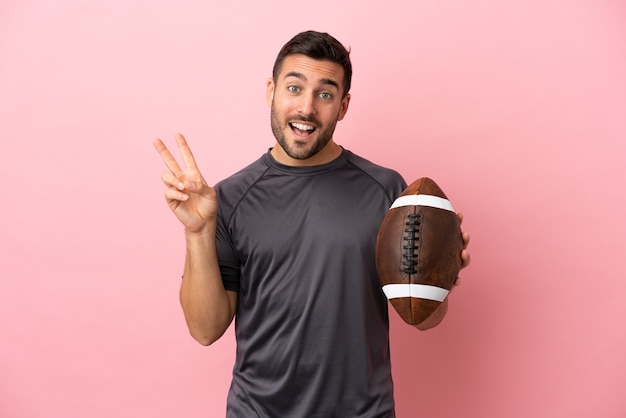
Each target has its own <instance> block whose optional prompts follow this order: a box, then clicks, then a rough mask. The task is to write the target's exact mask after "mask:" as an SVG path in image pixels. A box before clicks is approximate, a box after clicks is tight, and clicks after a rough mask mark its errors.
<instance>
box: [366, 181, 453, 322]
mask: <svg viewBox="0 0 626 418" xmlns="http://www.w3.org/2000/svg"><path fill="white" fill-rule="evenodd" d="M462 249H463V238H462V236H461V226H460V225H459V219H458V218H457V215H456V213H455V211H454V208H453V207H452V204H451V203H450V201H449V200H448V198H447V197H446V195H445V194H444V193H443V191H442V190H441V188H440V187H439V186H438V185H437V184H436V183H435V182H434V181H433V180H431V179H429V178H426V177H423V178H420V179H417V180H416V181H415V182H413V183H412V184H410V185H409V186H408V187H407V188H406V189H405V190H404V191H403V192H402V194H401V195H400V196H399V197H398V198H397V199H396V200H395V202H394V203H393V204H392V205H391V207H390V208H389V211H388V212H387V214H386V215H385V217H384V219H383V222H382V224H381V226H380V229H379V231H378V236H377V239H376V268H377V270H378V276H379V278H380V283H381V285H382V289H383V292H384V293H385V295H386V296H387V298H388V299H389V301H390V303H391V305H392V306H393V307H394V309H395V310H396V311H397V312H398V314H399V315H400V317H401V318H402V319H403V320H404V322H406V323H408V324H410V325H418V324H420V323H421V322H423V321H424V320H426V319H428V317H429V316H430V315H431V314H432V313H433V312H434V311H435V310H436V309H437V307H438V306H439V305H440V304H441V303H442V302H443V301H444V300H445V299H446V297H447V296H448V293H449V292H450V289H451V288H452V286H453V285H454V282H455V281H456V278H457V276H458V273H459V270H460V269H461V251H462Z"/></svg>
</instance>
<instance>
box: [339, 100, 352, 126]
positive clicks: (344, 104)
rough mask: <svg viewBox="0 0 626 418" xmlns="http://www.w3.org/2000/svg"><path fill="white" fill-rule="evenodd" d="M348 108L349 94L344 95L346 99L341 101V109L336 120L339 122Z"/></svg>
mask: <svg viewBox="0 0 626 418" xmlns="http://www.w3.org/2000/svg"><path fill="white" fill-rule="evenodd" d="M349 106H350V94H346V97H344V98H343V99H341V108H340V109H339V115H337V120H338V121H340V120H341V119H343V117H344V116H346V113H347V112H348V107H349Z"/></svg>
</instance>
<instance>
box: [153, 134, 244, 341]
mask: <svg viewBox="0 0 626 418" xmlns="http://www.w3.org/2000/svg"><path fill="white" fill-rule="evenodd" d="M176 143H177V145H178V148H179V149H180V152H181V155H182V157H183V160H184V162H185V165H186V168H185V170H182V169H181V168H180V166H179V165H178V163H177V162H176V159H175V158H174V157H173V156H172V154H171V153H170V152H169V150H168V149H167V147H166V146H165V144H163V141H161V140H160V139H156V140H155V141H154V146H155V148H156V149H157V151H158V152H159V154H160V155H161V158H162V159H163V162H165V165H166V166H167V168H168V169H169V171H166V172H165V173H163V175H162V176H161V179H162V180H163V183H165V186H166V190H165V200H166V201H167V204H168V206H169V207H170V209H171V210H172V212H174V214H175V215H176V217H177V218H178V220H179V221H180V222H181V223H182V224H183V226H184V227H185V237H186V245H187V255H186V258H185V269H184V273H183V281H182V285H181V289H180V302H181V305H182V308H183V312H184V314H185V320H186V321H187V327H188V328H189V332H190V333H191V335H192V336H193V338H194V339H196V340H197V341H198V342H199V343H200V344H202V345H209V344H211V343H213V342H214V341H216V340H217V339H218V338H220V337H221V336H222V334H224V332H225V331H226V329H227V328H228V326H229V325H230V323H231V322H232V320H233V318H234V316H235V312H236V310H237V293H236V292H231V291H227V290H225V289H224V285H223V283H222V275H221V273H220V269H219V264H218V260H217V251H216V248H215V230H216V225H217V209H218V201H217V193H216V192H215V189H213V188H212V187H210V186H209V185H207V183H206V181H205V180H204V178H203V177H202V175H201V174H200V171H199V170H198V167H197V165H196V162H195V159H194V157H193V154H192V153H191V149H190V148H189V146H188V145H187V141H186V140H185V138H184V137H183V136H182V135H181V134H177V135H176Z"/></svg>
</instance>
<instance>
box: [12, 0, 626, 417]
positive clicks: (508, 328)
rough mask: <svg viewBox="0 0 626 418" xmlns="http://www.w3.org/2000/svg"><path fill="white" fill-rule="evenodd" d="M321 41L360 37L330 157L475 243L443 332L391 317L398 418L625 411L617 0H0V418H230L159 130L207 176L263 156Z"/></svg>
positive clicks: (622, 31) (625, 69) (222, 358)
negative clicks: (361, 167) (417, 182)
mask: <svg viewBox="0 0 626 418" xmlns="http://www.w3.org/2000/svg"><path fill="white" fill-rule="evenodd" d="M382 3H386V4H385V5H382ZM310 28H312V29H317V30H321V31H328V32H330V33H332V34H334V35H335V36H336V37H337V38H338V39H339V40H341V41H342V42H343V43H345V44H346V45H348V46H351V47H352V57H353V63H354V67H355V75H354V80H353V81H354V84H353V91H352V102H351V108H350V111H349V112H348V115H347V117H346V119H345V120H344V121H342V122H341V123H340V124H339V126H338V130H337V132H336V135H335V139H336V140H337V142H338V143H340V144H342V145H343V146H345V147H346V148H349V149H351V150H353V151H355V152H357V153H360V154H362V155H363V156H365V157H367V158H370V159H373V160H375V161H377V162H379V163H381V164H384V165H387V166H390V167H393V168H395V169H397V170H398V171H400V172H401V173H402V174H403V175H404V176H405V178H406V179H407V180H408V181H412V180H413V179H415V178H417V177H420V176H429V177H432V178H434V179H436V180H437V182H438V183H439V184H440V186H441V187H442V188H443V189H444V191H446V193H447V194H448V196H449V197H450V198H451V199H452V201H453V204H454V205H455V207H456V208H457V209H458V210H460V211H462V212H464V213H465V215H466V222H465V224H464V226H465V229H466V230H468V231H469V232H470V233H471V235H472V244H471V247H470V249H471V254H472V258H473V262H472V265H471V266H470V267H469V268H468V269H467V270H464V271H463V273H462V285H461V287H459V288H458V289H457V290H456V291H455V292H454V293H453V294H452V295H451V309H450V313H449V316H448V318H447V319H446V320H445V322H444V323H443V324H442V325H441V326H440V327H439V328H437V329H435V330H432V331H429V332H426V333H420V332H418V331H415V330H413V329H412V328H410V327H408V326H407V325H405V324H403V323H401V322H400V321H399V319H398V317H397V316H394V315H392V330H391V332H392V334H391V338H392V350H393V366H394V377H395V382H396V398H397V410H398V415H399V416H400V417H403V418H404V417H413V416H416V415H418V412H421V413H422V414H423V415H422V416H425V417H480V418H490V417H493V418H502V417H507V418H517V417H519V418H528V417H550V418H553V417H567V418H578V417H580V418H583V417H584V418H587V417H605V418H617V417H624V416H626V400H625V399H626V398H625V397H624V388H625V387H626V323H625V319H626V303H624V293H625V292H626V281H625V280H624V272H623V270H624V260H625V258H626V256H625V254H624V253H625V251H624V250H625V249H626V248H625V247H626V246H625V244H624V233H625V232H626V221H625V220H624V213H625V212H626V196H625V192H624V190H625V186H624V179H625V177H626V169H625V168H624V166H625V163H626V158H625V156H626V145H625V143H626V7H625V5H624V2H622V1H620V0H614V1H610V0H587V1H582V0H527V1H524V2H506V1H501V0H476V1H471V2H470V1H461V0H443V1H422V0H420V1H408V0H407V1H391V2H379V1H377V2H374V1H363V0H358V1H357V0H352V1H345V2H337V1H335V0H321V1H317V2H313V3H307V4H299V3H294V2H287V1H284V2H282V1H276V0H269V1H265V2H252V1H250V2H247V3H246V2H241V1H233V2H222V1H220V2H217V1H213V2H207V1H179V2H164V1H162V2H154V1H148V0H134V1H128V0H123V1H122V0H114V1H108V2H104V1H101V2H89V1H79V0H65V1H53V0H25V1H17V0H13V1H11V0H8V1H7V0H3V1H2V2H1V3H0V133H1V135H2V147H1V148H0V151H1V154H0V155H1V163H0V178H1V179H2V187H1V193H0V199H1V203H0V208H1V209H0V210H1V211H2V216H1V219H0V246H1V252H0V261H1V263H0V350H1V351H0V353H1V355H0V416H2V417H10V418H32V417H42V418H43V417H45V418H56V417H59V418H60V417H155V418H156V417H182V416H184V417H214V416H223V414H224V408H225V398H226V392H227V389H228V385H229V375H230V370H231V367H232V362H233V358H234V353H233V351H234V338H233V333H232V329H231V330H229V331H228V332H227V334H226V335H225V337H224V338H223V339H222V340H220V341H219V342H217V343H216V344H214V345H213V346H211V347H209V348H204V347H201V346H200V345H198V344H196V343H195V342H194V341H193V340H192V339H191V337H189V336H188V334H187V330H186V328H185V325H184V321H183V317H182V312H181V310H180V307H179V305H178V295H177V292H178V286H179V280H180V279H179V276H180V273H181V267H182V259H183V252H184V248H183V245H184V241H183V234H182V230H181V227H180V226H179V225H178V223H177V221H176V220H175V219H174V217H173V216H172V215H171V214H170V213H169V209H168V208H167V207H166V205H165V203H164V199H163V187H162V184H161V182H160V179H159V177H160V173H161V171H162V170H163V166H162V163H161V161H160V160H159V157H158V155H157V154H156V152H155V151H154V150H153V149H152V145H151V140H152V139H153V138H154V137H162V138H164V139H166V140H167V142H168V144H170V145H172V144H173V136H174V133H175V132H177V131H181V132H183V133H184V134H185V135H186V136H187V138H188V140H189V141H190V143H191V145H192V148H193V149H194V150H195V153H196V157H197V160H198V161H199V164H200V165H201V167H202V168H203V172H204V175H205V177H206V178H207V180H208V181H209V182H215V181H217V180H219V179H221V178H223V177H225V176H227V175H228V174H231V173H232V172H234V171H235V170H237V169H239V168H241V167H242V166H243V165H245V164H247V163H248V162H250V161H252V160H253V159H255V158H257V157H258V156H259V155H260V154H261V153H263V152H265V150H266V149H267V148H268V147H269V146H271V145H272V144H273V137H272V135H271V131H270V129H269V111H268V109H267V107H266V105H265V97H264V93H265V81H266V79H267V78H268V77H269V75H270V71H271V65H272V63H273V60H274V57H275V55H276V53H277V52H278V49H279V48H280V46H282V44H283V43H284V42H285V41H286V40H287V39H288V38H290V37H291V36H292V35H294V34H295V33H297V32H299V31H301V30H306V29H310Z"/></svg>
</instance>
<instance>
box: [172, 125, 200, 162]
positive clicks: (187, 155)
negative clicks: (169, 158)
mask: <svg viewBox="0 0 626 418" xmlns="http://www.w3.org/2000/svg"><path fill="white" fill-rule="evenodd" d="M176 144H177V145H178V149H179V150H180V154H181V155H182V156H183V161H184V162H185V165H186V166H187V167H188V168H194V169H197V168H198V166H197V165H196V160H195V158H193V153H192V152H191V148H189V145H188V144H187V140H186V139H185V137H184V136H183V134H180V133H178V134H176Z"/></svg>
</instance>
